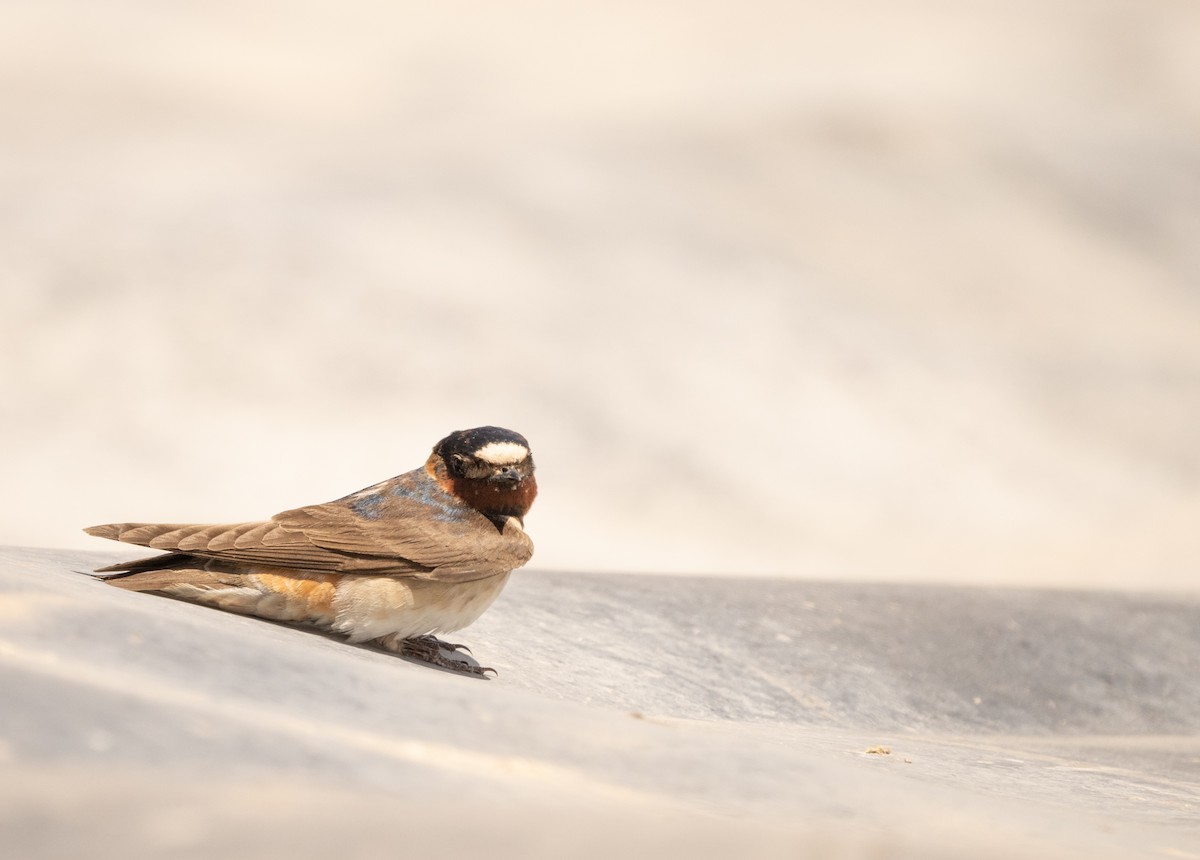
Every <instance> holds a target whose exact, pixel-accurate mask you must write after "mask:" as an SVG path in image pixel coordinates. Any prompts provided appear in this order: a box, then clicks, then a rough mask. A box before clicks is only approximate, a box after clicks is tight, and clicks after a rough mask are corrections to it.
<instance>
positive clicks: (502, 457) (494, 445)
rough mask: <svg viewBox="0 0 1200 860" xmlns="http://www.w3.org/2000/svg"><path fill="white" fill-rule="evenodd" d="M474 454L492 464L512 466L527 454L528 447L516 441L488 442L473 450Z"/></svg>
mask: <svg viewBox="0 0 1200 860" xmlns="http://www.w3.org/2000/svg"><path fill="white" fill-rule="evenodd" d="M475 456H476V457H477V458H478V459H480V460H482V461H483V462H485V463H491V464H492V465H493V466H513V465H516V464H517V463H522V462H524V461H525V458H526V457H528V456H529V449H528V448H526V447H525V446H524V445H518V444H517V443H516V442H488V443H487V444H486V445H484V446H483V447H482V448H480V449H479V450H478V451H476V452H475Z"/></svg>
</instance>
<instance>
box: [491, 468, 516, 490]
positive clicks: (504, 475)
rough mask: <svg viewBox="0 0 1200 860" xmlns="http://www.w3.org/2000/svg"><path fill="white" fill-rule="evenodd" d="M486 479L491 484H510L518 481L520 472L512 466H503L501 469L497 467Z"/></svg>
mask: <svg viewBox="0 0 1200 860" xmlns="http://www.w3.org/2000/svg"><path fill="white" fill-rule="evenodd" d="M488 480H489V481H491V482H492V483H493V484H504V485H506V486H512V485H513V484H517V483H520V481H521V473H520V472H519V471H518V470H517V469H516V468H515V467H513V466H505V467H504V468H503V469H498V470H496V471H495V472H494V473H492V474H491V475H489V476H488Z"/></svg>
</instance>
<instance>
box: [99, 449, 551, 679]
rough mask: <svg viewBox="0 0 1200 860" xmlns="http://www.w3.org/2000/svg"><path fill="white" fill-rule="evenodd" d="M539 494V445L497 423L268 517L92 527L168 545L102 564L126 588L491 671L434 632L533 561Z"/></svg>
mask: <svg viewBox="0 0 1200 860" xmlns="http://www.w3.org/2000/svg"><path fill="white" fill-rule="evenodd" d="M536 496H537V480H536V479H535V477H534V463H533V455H532V453H531V451H530V448H529V442H528V441H526V439H525V437H524V436H522V435H521V434H519V433H516V432H514V431H512V430H507V429H504V428H503V427H492V426H487V427H475V428H472V429H469V430H457V431H455V432H453V433H451V434H450V435H448V436H446V437H445V438H444V439H442V440H441V441H439V442H438V443H437V444H436V445H434V447H433V451H432V453H431V454H430V455H429V458H428V459H427V460H426V461H425V465H424V466H422V467H421V468H418V469H414V470H412V471H410V472H405V473H404V474H402V475H398V476H396V477H394V478H390V479H388V480H386V481H382V482H380V483H378V484H374V485H372V486H370V487H367V488H365V489H362V490H359V491H358V492H355V493H351V494H350V495H348V496H343V497H342V498H340V499H336V500H334V501H332V502H326V503H324V504H318V505H308V506H305V507H301V508H295V509H293V510H287V511H283V512H282V513H278V514H275V516H273V517H271V518H270V519H269V520H263V521H258V522H243V523H234V524H225V525H201V524H189V525H185V524H167V523H109V524H106V525H98V526H91V527H89V528H86V529H84V531H85V532H87V533H88V534H90V535H94V536H96V537H103V538H109V539H111V540H117V541H121V542H123V543H131V544H137V545H139V546H145V547H150V548H153V549H159V550H166V552H165V553H164V554H161V555H156V556H152V557H150V558H142V559H138V560H136V561H127V562H122V563H120V564H114V565H110V566H108V567H102V568H98V569H97V570H96V571H95V572H94V573H95V574H96V575H97V578H99V579H102V580H103V581H104V582H106V583H108V584H110V585H113V586H116V587H118V588H123V589H127V590H129V591H143V592H150V593H154V594H159V595H165V596H167V597H174V598H178V599H182V600H186V601H190V602H193V603H198V604H203V605H205V606H212V607H216V608H218V609H223V610H226V611H229V612H236V613H240V614H243V615H250V616H256V617H259V618H265V619H268V620H272V621H282V622H289V623H293V624H302V625H308V626H311V627H315V628H317V629H319V630H322V631H326V632H329V633H334V634H340V635H342V636H344V637H345V639H346V641H347V642H350V643H354V644H367V645H373V646H376V647H379V648H382V649H384V650H387V651H391V652H395V653H398V654H400V655H402V656H405V657H409V658H414V659H417V660H421V661H424V662H426V663H430V664H432V665H435V666H439V667H442V668H446V669H452V670H454V671H459V672H466V673H469V674H476V675H481V676H482V675H483V674H484V673H485V672H489V671H490V672H493V673H494V672H495V670H493V669H490V668H487V667H480V666H478V665H477V664H475V663H474V662H473V661H471V662H468V661H466V660H461V659H455V657H457V654H458V652H459V651H464V650H465V651H469V650H470V649H468V648H466V646H464V645H458V644H452V643H448V642H444V641H442V640H440V639H438V638H437V636H438V634H445V633H453V632H455V631H457V630H461V629H462V628H464V627H466V626H467V625H469V624H471V623H472V622H474V621H475V620H476V619H478V618H479V616H480V615H482V614H483V612H484V611H485V610H486V609H487V608H488V607H489V606H490V605H491V604H492V602H493V601H494V600H495V599H496V597H497V596H498V595H499V594H500V591H501V590H502V589H503V588H504V586H505V584H506V583H507V582H508V579H509V575H510V574H511V572H512V571H513V570H515V569H517V568H519V567H521V566H522V565H524V564H525V563H526V562H528V561H529V559H530V558H531V557H532V555H533V541H532V540H530V538H529V536H528V535H527V534H526V532H525V515H526V513H528V511H529V508H530V506H531V505H532V504H533V500H534V498H535V497H536ZM447 652H449V654H452V655H455V657H450V656H446V655H447Z"/></svg>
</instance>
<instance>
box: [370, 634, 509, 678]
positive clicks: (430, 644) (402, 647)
mask: <svg viewBox="0 0 1200 860" xmlns="http://www.w3.org/2000/svg"><path fill="white" fill-rule="evenodd" d="M387 647H388V648H389V649H390V650H392V651H395V652H396V653H397V654H399V655H401V656H402V657H411V658H412V659H414V660H420V661H421V662H423V663H428V664H430V665H431V666H437V667H438V668H441V669H449V670H450V671H452V672H462V673H464V674H467V675H477V676H479V677H481V678H483V677H486V675H487V673H488V672H491V673H492V674H493V675H495V674H497V673H496V670H495V669H493V668H492V667H491V666H480V665H479V664H478V663H476V662H475V661H474V660H473V659H466V660H459V659H455V658H454V657H451V656H449V654H457V653H458V652H459V651H466V652H467V653H468V654H470V653H471V649H470V648H468V647H467V646H466V645H459V644H457V643H454V642H443V641H442V640H441V639H438V638H437V637H436V636H413V637H412V638H410V639H393V640H392V641H391V642H389V643H387ZM447 652H449V654H447Z"/></svg>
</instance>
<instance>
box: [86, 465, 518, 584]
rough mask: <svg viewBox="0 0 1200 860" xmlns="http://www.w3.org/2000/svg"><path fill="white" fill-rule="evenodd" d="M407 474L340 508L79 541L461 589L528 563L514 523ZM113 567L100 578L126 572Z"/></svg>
mask: <svg viewBox="0 0 1200 860" xmlns="http://www.w3.org/2000/svg"><path fill="white" fill-rule="evenodd" d="M430 484H432V482H431V481H429V480H428V479H424V476H423V475H417V474H415V473H409V474H406V475H401V476H400V477H399V478H393V479H392V480H391V481H386V482H384V483H383V484H379V485H377V486H376V487H372V488H369V489H367V490H363V491H362V492H360V493H356V494H354V495H352V496H347V497H345V498H344V499H339V500H337V501H335V502H328V503H326V504H323V505H309V506H307V507H303V508H296V509H294V510H290V511H284V512H283V513H280V514H276V515H275V516H274V517H272V518H271V519H270V520H269V521H267V522H253V523H236V524H233V525H180V524H157V523H113V524H110V525H103V526H93V527H92V528H89V529H85V531H86V532H87V533H88V534H92V535H96V536H97V537H106V538H110V539H112V540H119V541H122V542H125V543H133V544H138V545H140V546H147V547H151V548H153V549H163V550H171V551H173V552H176V553H186V554H188V555H193V556H200V557H202V558H214V559H221V560H224V561H231V562H238V563H243V564H258V565H269V566H274V567H285V568H299V569H302V570H315V571H329V572H340V573H378V574H386V575H392V576H408V577H414V578H418V579H435V580H440V581H447V582H467V581H470V580H474V579H484V578H486V577H489V576H494V575H496V574H499V573H507V572H508V571H510V570H513V569H514V568H517V567H520V566H521V565H523V564H525V562H527V561H528V560H529V558H530V557H531V556H532V555H533V542H532V541H530V539H529V537H528V535H526V534H525V531H524V530H523V529H522V528H521V525H520V522H519V521H517V520H516V519H515V518H512V517H510V518H508V520H507V521H506V522H504V523H502V525H501V526H497V525H496V524H494V523H493V522H492V521H491V520H489V519H488V518H487V517H485V516H483V515H482V514H480V513H479V512H477V511H475V510H473V509H472V508H469V507H467V506H466V505H463V504H461V503H459V502H458V501H457V500H455V499H453V498H452V497H450V496H448V495H446V494H445V493H443V492H441V490H440V489H438V488H436V485H434V486H432V487H431V486H430ZM137 564H139V562H130V563H128V564H126V565H114V566H113V567H112V568H109V570H129V569H131V568H130V566H129V565H137Z"/></svg>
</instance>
